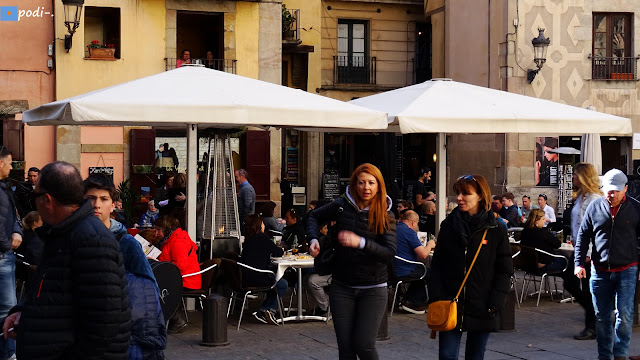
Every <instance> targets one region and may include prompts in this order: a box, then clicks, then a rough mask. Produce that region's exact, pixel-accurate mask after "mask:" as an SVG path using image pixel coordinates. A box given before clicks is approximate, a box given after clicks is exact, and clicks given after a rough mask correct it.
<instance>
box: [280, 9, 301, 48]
mask: <svg viewBox="0 0 640 360" xmlns="http://www.w3.org/2000/svg"><path fill="white" fill-rule="evenodd" d="M299 19H300V9H286V10H284V11H283V13H282V44H283V45H298V44H300V43H301V42H302V40H300V20H299Z"/></svg>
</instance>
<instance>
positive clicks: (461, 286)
mask: <svg viewBox="0 0 640 360" xmlns="http://www.w3.org/2000/svg"><path fill="white" fill-rule="evenodd" d="M487 231H489V228H486V229H484V235H482V241H480V245H479V246H478V251H476V256H474V257H473V261H471V266H469V270H467V274H466V275H465V276H464V280H462V284H461V285H460V289H459V290H458V293H457V294H456V297H455V298H454V299H453V301H458V297H459V296H460V293H461V292H462V288H464V283H466V282H467V278H468V277H469V273H470V272H471V269H472V268H473V264H475V263H476V259H477V258H478V254H480V249H481V248H482V245H484V239H485V238H486V237H487Z"/></svg>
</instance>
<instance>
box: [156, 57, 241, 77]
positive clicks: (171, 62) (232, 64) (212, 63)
mask: <svg viewBox="0 0 640 360" xmlns="http://www.w3.org/2000/svg"><path fill="white" fill-rule="evenodd" d="M164 61H165V70H166V71H169V70H173V69H175V68H176V63H177V61H178V59H175V58H165V59H164ZM237 62H238V60H235V59H212V60H207V59H191V63H192V64H201V65H204V66H206V67H208V68H210V69H215V70H220V71H224V72H228V73H231V74H236V70H237V69H236V66H237Z"/></svg>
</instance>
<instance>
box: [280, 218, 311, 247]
mask: <svg viewBox="0 0 640 360" xmlns="http://www.w3.org/2000/svg"><path fill="white" fill-rule="evenodd" d="M296 236H297V237H298V250H300V251H301V252H305V251H307V249H308V248H309V246H308V245H307V240H306V236H305V234H304V226H303V225H302V222H301V221H298V222H296V223H295V224H293V225H291V226H287V227H285V228H284V229H283V230H282V243H283V244H284V246H285V248H286V249H291V248H293V243H294V242H295V237H296Z"/></svg>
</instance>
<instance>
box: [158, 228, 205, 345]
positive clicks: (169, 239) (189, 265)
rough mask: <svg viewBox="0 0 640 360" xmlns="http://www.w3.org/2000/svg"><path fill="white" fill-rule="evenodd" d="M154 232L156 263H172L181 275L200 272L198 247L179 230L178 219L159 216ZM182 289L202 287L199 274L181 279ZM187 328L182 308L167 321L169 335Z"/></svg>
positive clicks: (184, 232) (187, 235)
mask: <svg viewBox="0 0 640 360" xmlns="http://www.w3.org/2000/svg"><path fill="white" fill-rule="evenodd" d="M153 228H154V230H155V232H156V238H155V239H154V243H152V244H153V245H154V246H155V247H157V248H158V249H160V251H162V253H161V254H160V256H158V261H168V262H172V263H174V264H175V265H176V266H177V267H178V269H179V270H180V274H181V275H186V274H193V273H196V272H198V271H200V264H198V254H197V251H198V246H197V245H196V244H195V243H194V242H193V241H192V240H191V237H189V233H187V232H186V231H184V230H182V229H181V228H180V222H179V221H178V219H176V218H174V217H171V216H160V217H159V218H158V220H156V223H155V224H154V225H153ZM182 287H184V288H185V289H187V290H197V289H200V288H201V287H202V277H201V275H200V274H198V275H193V276H189V277H185V278H182ZM186 326H187V321H186V319H185V317H184V310H183V309H182V306H181V307H180V309H178V311H176V313H175V315H174V316H173V317H172V318H171V319H169V333H177V332H179V331H181V330H182V329H183V328H184V327H186Z"/></svg>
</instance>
